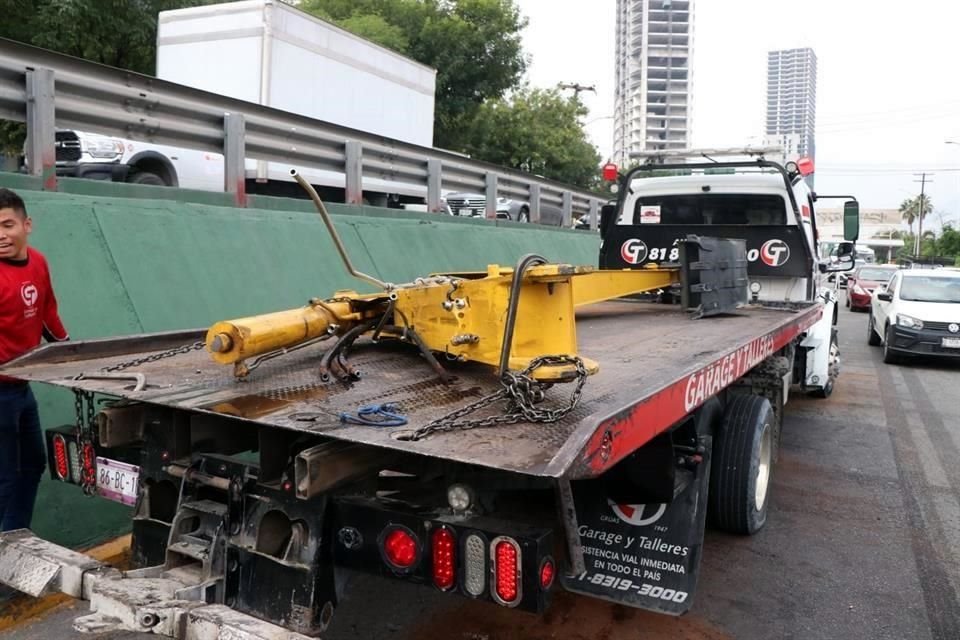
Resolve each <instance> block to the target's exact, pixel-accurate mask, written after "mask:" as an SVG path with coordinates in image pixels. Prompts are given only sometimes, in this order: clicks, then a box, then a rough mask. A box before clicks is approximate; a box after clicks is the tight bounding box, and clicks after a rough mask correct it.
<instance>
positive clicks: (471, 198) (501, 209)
mask: <svg viewBox="0 0 960 640" xmlns="http://www.w3.org/2000/svg"><path fill="white" fill-rule="evenodd" d="M444 200H445V202H446V207H447V211H448V212H449V213H450V215H453V216H461V217H467V218H483V217H485V216H486V214H487V196H486V195H485V194H482V193H466V192H465V193H449V194H447V195H446V196H445V197H444ZM497 218H498V219H500V220H513V221H514V222H530V204H529V203H527V202H523V201H521V200H514V199H512V198H497ZM540 224H543V225H547V226H551V227H559V226H562V225H563V211H561V209H560V208H559V207H554V206H551V205H548V204H543V203H541V205H540Z"/></svg>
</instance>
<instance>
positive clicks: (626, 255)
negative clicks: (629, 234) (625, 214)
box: [620, 238, 647, 264]
mask: <svg viewBox="0 0 960 640" xmlns="http://www.w3.org/2000/svg"><path fill="white" fill-rule="evenodd" d="M620 257H621V258H623V261H624V262H626V263H627V264H640V263H641V262H643V261H644V260H646V259H647V245H645V244H643V240H638V239H637V238H630V239H629V240H627V241H626V242H624V243H623V244H622V245H620Z"/></svg>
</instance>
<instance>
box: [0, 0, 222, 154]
mask: <svg viewBox="0 0 960 640" xmlns="http://www.w3.org/2000/svg"><path fill="white" fill-rule="evenodd" d="M217 1H219V0H32V1H31V2H26V1H24V0H0V16H3V19H2V20H0V37H3V38H10V39H12V40H18V41H20V42H25V43H27V44H32V45H35V46H38V47H44V48H46V49H52V50H53V51H59V52H60V53H66V54H68V55H71V56H76V57H78V58H85V59H87V60H92V61H94V62H99V63H101V64H107V65H110V66H112V67H119V68H121V69H129V70H131V71H137V72H139V73H147V74H153V73H154V72H155V70H156V55H157V51H156V42H157V15H158V14H159V13H160V12H161V11H167V10H169V9H180V8H183V7H192V6H197V5H202V4H213V3H214V2H217ZM24 136H25V129H24V127H23V125H21V124H18V123H11V122H2V123H0V151H7V152H9V153H14V154H19V153H20V151H21V150H22V148H23V139H24Z"/></svg>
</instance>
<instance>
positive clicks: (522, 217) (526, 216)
mask: <svg viewBox="0 0 960 640" xmlns="http://www.w3.org/2000/svg"><path fill="white" fill-rule="evenodd" d="M517 222H523V223H527V222H530V209H528V208H526V207H520V212H519V213H517Z"/></svg>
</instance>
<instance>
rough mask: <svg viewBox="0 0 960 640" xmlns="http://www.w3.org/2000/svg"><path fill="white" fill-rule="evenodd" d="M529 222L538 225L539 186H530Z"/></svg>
mask: <svg viewBox="0 0 960 640" xmlns="http://www.w3.org/2000/svg"><path fill="white" fill-rule="evenodd" d="M530 222H531V223H532V224H540V185H539V184H531V185H530Z"/></svg>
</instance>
